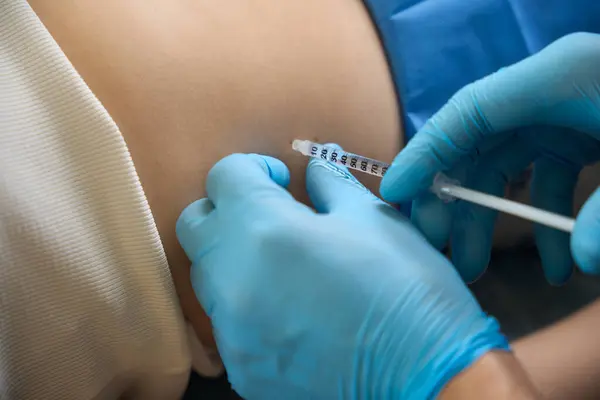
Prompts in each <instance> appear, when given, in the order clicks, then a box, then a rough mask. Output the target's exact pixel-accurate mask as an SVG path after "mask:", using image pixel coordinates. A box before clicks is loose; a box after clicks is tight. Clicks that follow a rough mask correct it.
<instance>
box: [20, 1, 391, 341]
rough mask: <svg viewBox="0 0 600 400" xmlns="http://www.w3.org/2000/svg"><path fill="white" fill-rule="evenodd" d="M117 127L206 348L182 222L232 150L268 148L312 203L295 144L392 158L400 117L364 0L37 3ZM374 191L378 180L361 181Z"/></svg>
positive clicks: (296, 188)
mask: <svg viewBox="0 0 600 400" xmlns="http://www.w3.org/2000/svg"><path fill="white" fill-rule="evenodd" d="M30 4H31V5H32V7H33V8H34V10H35V11H36V13H37V14H38V15H39V17H40V18H41V19H42V21H43V22H44V24H45V25H46V26H47V28H48V30H49V31H50V33H51V34H52V35H53V36H54V38H55V40H56V41H57V42H58V44H59V45H60V46H61V48H62V49H63V51H64V52H65V53H66V55H67V56H68V57H69V59H70V60H71V62H72V63H73V65H74V66H75V68H76V69H77V70H78V72H79V73H80V74H81V75H82V76H83V78H84V79H85V81H86V82H87V84H88V85H89V86H90V88H91V89H92V91H93V92H94V93H95V94H96V95H97V96H98V98H99V99H100V101H101V102H102V103H103V105H104V106H105V107H106V109H107V110H108V112H109V113H110V114H111V116H112V118H113V119H114V120H115V122H116V123H117V125H118V126H119V128H120V130H121V132H122V134H123V136H124V137H125V140H126V142H127V145H128V147H129V150H130V152H131V154H132V157H133V160H134V163H135V166H136V169H137V172H138V174H139V176H140V179H141V181H142V185H143V187H144V190H145V192H146V195H147V197H148V200H149V203H150V206H151V209H152V212H153V215H154V218H155V220H156V223H157V226H158V229H159V232H160V235H161V240H162V242H163V245H164V247H165V250H166V253H167V257H168V259H169V263H170V266H171V271H172V274H173V277H174V280H175V283H176V286H177V291H178V294H179V296H180V298H181V300H182V306H183V308H184V314H185V315H186V317H187V318H188V319H190V320H191V321H192V322H193V324H194V327H195V328H196V331H197V333H199V334H200V336H201V337H202V339H203V340H204V341H209V340H210V337H209V335H208V332H209V328H208V324H207V321H206V320H205V319H204V317H203V313H202V311H201V308H200V306H199V304H198V303H197V302H196V301H195V296H194V295H193V293H192V289H191V286H190V284H189V278H188V277H189V266H188V261H187V259H186V258H185V255H184V254H183V252H182V251H181V250H180V248H179V246H178V244H177V241H176V238H175V233H174V232H175V228H174V227H175V220H176V218H177V216H178V214H179V212H180V211H181V210H182V209H183V207H185V206H186V205H187V204H188V203H190V202H191V201H193V200H195V199H197V198H200V197H202V196H203V195H204V189H203V184H204V178H205V176H206V173H207V172H208V170H209V169H210V167H211V166H212V165H213V164H214V163H215V162H216V161H217V160H218V159H220V158H221V157H223V156H225V155H227V154H229V153H232V152H259V153H268V154H270V155H274V156H276V157H279V158H281V159H282V160H284V161H285V162H286V163H287V164H288V166H289V167H290V169H291V173H292V185H291V190H292V192H293V193H294V194H295V195H297V197H298V198H302V199H304V194H303V187H304V185H303V175H304V171H303V169H304V166H305V163H306V160H305V159H303V158H302V157H300V156H297V155H295V154H293V153H292V151H291V145H290V144H291V141H292V140H293V139H294V138H308V139H313V140H317V141H320V142H337V143H339V144H341V145H343V146H344V147H345V148H346V149H347V150H350V151H356V152H361V153H363V154H365V155H368V156H371V157H374V158H378V159H382V160H391V158H392V157H393V156H394V155H395V154H396V153H397V151H398V150H399V148H400V143H401V131H400V124H399V117H398V115H399V112H398V109H397V102H396V98H395V94H394V89H393V85H392V81H391V78H390V76H389V72H388V68H387V64H386V60H385V57H384V54H383V51H382V49H381V48H380V44H379V40H378V37H377V34H376V32H375V30H374V28H373V26H372V24H371V21H370V19H369V16H368V14H367V12H366V10H365V9H364V7H363V5H362V3H361V2H360V1H358V0H351V1H348V0H304V1H296V2H293V1H276V0H243V1H236V2H223V1H217V0H208V1H189V0H177V1H165V0H163V1H146V0H144V1H142V0H131V1H127V2H122V1H117V0H107V1H103V2H95V1H91V0H79V1H74V0H71V1H68V0H57V1H53V2H45V1H41V0H32V1H30ZM365 182H366V183H367V185H369V186H370V187H371V188H372V189H374V190H376V187H377V184H378V182H377V181H375V180H371V181H369V180H366V181H365Z"/></svg>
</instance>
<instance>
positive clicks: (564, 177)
mask: <svg viewBox="0 0 600 400" xmlns="http://www.w3.org/2000/svg"><path fill="white" fill-rule="evenodd" d="M580 170H581V168H580V167H579V166H576V165H568V164H566V163H564V162H559V161H556V160H554V159H552V158H549V157H542V158H540V159H538V160H536V162H535V165H534V170H533V180H532V182H531V203H532V205H533V206H534V207H538V208H541V209H544V210H547V211H550V212H554V213H557V214H561V215H565V216H569V217H570V216H572V215H573V196H574V193H575V187H576V186H577V179H578V176H579V172H580ZM534 233H535V241H536V244H537V248H538V252H539V254H540V258H541V260H542V267H543V268H544V273H545V275H546V279H547V280H548V282H550V284H552V285H562V284H564V283H565V282H566V281H567V280H568V279H569V278H570V276H571V274H572V273H573V259H572V258H571V249H570V240H571V238H570V235H569V234H568V233H566V232H562V231H559V230H557V229H553V228H549V227H547V226H543V225H540V224H535V225H534Z"/></svg>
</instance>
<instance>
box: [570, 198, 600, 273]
mask: <svg viewBox="0 0 600 400" xmlns="http://www.w3.org/2000/svg"><path fill="white" fill-rule="evenodd" d="M599 238H600V187H599V188H598V189H596V191H595V192H594V193H593V194H592V195H591V196H590V198H589V199H588V200H587V201H586V202H585V204H584V206H583V208H582V209H581V211H579V214H578V215H577V219H576V220H575V228H574V229H573V233H572V234H571V252H572V253H573V258H574V259H575V262H576V264H577V265H578V266H579V269H581V271H582V272H584V273H586V274H590V275H600V239H599Z"/></svg>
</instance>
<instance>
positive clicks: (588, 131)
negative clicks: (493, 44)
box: [381, 33, 600, 284]
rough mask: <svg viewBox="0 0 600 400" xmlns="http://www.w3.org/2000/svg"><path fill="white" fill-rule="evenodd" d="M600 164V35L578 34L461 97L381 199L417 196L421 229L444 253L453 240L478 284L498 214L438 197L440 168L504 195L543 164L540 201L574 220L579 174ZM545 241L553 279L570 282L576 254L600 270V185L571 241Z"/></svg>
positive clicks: (559, 237) (419, 140)
mask: <svg viewBox="0 0 600 400" xmlns="http://www.w3.org/2000/svg"><path fill="white" fill-rule="evenodd" d="M598 160H600V35H595V34H587V33H579V34H572V35H569V36H566V37H564V38H562V39H560V40H558V41H556V42H554V43H553V44H551V45H550V46H548V47H547V48H545V49H544V50H542V51H541V52H539V53H538V54H536V55H534V56H532V57H530V58H528V59H525V60H523V61H521V62H519V63H517V64H515V65H512V66H510V67H508V68H504V69H501V70H500V71H498V72H497V73H495V74H493V75H490V76H488V77H485V78H483V79H481V80H479V81H477V82H475V83H473V84H471V85H468V86H466V87H464V88H463V89H461V90H460V91H459V92H458V93H456V94H455V95H454V96H453V97H452V98H451V99H450V101H449V102H448V103H447V104H446V105H445V106H444V107H443V108H442V109H441V110H440V111H439V112H438V113H437V114H435V115H434V116H433V117H432V118H431V119H430V120H429V121H428V122H427V123H426V125H425V126H424V127H423V128H422V129H421V130H420V131H419V132H418V133H417V134H416V135H415V137H414V138H413V139H412V140H411V141H410V142H409V144H408V145H407V146H406V148H405V149H404V150H403V151H402V152H401V153H400V154H399V155H398V156H397V157H396V159H395V160H394V162H393V164H392V166H391V168H390V169H389V170H388V172H387V174H386V176H385V177H384V179H383V181H382V183H381V194H382V196H383V197H384V199H386V200H387V201H390V202H393V203H400V202H404V201H409V200H413V199H415V201H414V202H413V222H414V223H415V225H417V226H418V227H419V229H420V230H421V231H422V232H423V233H424V234H425V236H426V237H427V238H428V239H429V241H430V242H431V243H432V244H433V245H434V246H435V247H437V248H441V247H443V246H444V245H445V244H446V243H447V242H448V241H449V240H450V241H451V246H452V258H453V262H454V264H455V266H456V267H457V268H458V270H459V272H460V273H461V275H462V276H463V278H464V279H465V280H467V281H472V280H475V279H476V278H477V277H479V276H480V275H481V274H482V273H483V272H484V270H485V268H486V267H487V264H488V262H489V257H490V251H491V247H492V234H493V226H494V223H495V218H496V212H495V211H493V210H489V209H486V208H484V207H480V206H476V205H472V204H467V203H466V202H460V201H459V202H456V203H451V204H444V203H442V202H441V201H440V200H438V199H436V198H435V197H434V196H433V195H430V194H428V193H427V188H428V187H429V186H430V185H431V183H432V181H433V177H434V176H435V175H436V173H437V172H439V171H447V172H446V173H447V174H448V175H449V176H451V177H453V178H457V179H458V180H459V181H461V182H462V184H463V185H464V186H468V187H471V188H473V189H476V190H480V191H484V192H488V193H491V194H494V195H497V196H504V189H505V185H506V183H507V181H509V180H511V178H513V177H516V176H518V174H519V173H520V172H522V171H523V170H524V169H525V168H526V167H527V166H528V165H530V164H531V163H532V162H533V163H534V178H533V182H532V193H531V197H532V203H533V205H535V206H537V207H541V208H544V209H546V210H549V211H553V212H556V213H559V214H564V215H569V216H570V215H572V212H573V192H574V190H575V186H576V183H577V179H578V174H579V172H580V171H581V169H582V168H583V167H584V166H586V165H589V164H593V163H594V162H596V161H598ZM535 235H536V243H537V246H538V250H539V252H540V256H541V258H542V264H543V266H544V271H545V273H546V277H547V278H548V280H549V281H550V282H551V283H555V284H561V283H563V282H565V281H566V280H567V279H568V277H569V276H570V274H571V272H572V265H573V260H572V258H571V254H572V255H573V258H574V259H575V262H576V263H577V265H578V266H579V267H580V268H581V270H582V271H584V272H586V273H590V274H599V273H600V189H598V190H596V192H595V193H594V194H593V195H592V196H591V197H590V198H589V200H588V201H587V203H586V204H585V206H584V207H583V209H582V210H581V212H580V213H579V215H578V216H577V220H576V225H575V229H574V232H573V234H572V235H571V237H570V238H569V235H568V234H566V233H563V232H559V231H557V230H553V229H550V228H546V227H542V226H536V228H535ZM569 247H570V250H571V251H569Z"/></svg>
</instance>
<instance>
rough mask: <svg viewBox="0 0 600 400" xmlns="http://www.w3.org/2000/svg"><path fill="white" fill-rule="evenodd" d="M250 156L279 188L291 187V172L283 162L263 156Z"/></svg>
mask: <svg viewBox="0 0 600 400" xmlns="http://www.w3.org/2000/svg"><path fill="white" fill-rule="evenodd" d="M248 156H249V157H251V158H253V159H255V160H256V161H258V162H259V163H260V165H261V167H262V168H263V169H264V170H265V172H267V173H268V174H269V177H270V178H271V179H272V180H273V181H274V182H275V183H277V184H278V185H279V186H281V187H283V188H287V187H288V186H289V184H290V170H289V169H288V167H287V166H286V165H285V164H284V163H283V161H281V160H278V159H277V158H275V157H271V156H265V155H262V154H248Z"/></svg>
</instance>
